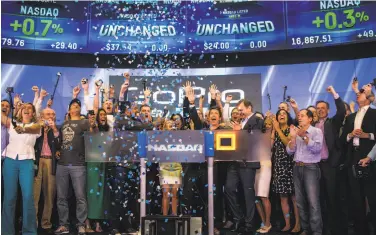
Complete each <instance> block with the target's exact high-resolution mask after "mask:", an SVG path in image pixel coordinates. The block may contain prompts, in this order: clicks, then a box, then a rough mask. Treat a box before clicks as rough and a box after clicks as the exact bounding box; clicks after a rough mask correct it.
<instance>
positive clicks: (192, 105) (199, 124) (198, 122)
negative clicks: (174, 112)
mask: <svg viewBox="0 0 376 235" xmlns="http://www.w3.org/2000/svg"><path fill="white" fill-rule="evenodd" d="M187 98H188V101H189V116H190V118H191V120H192V121H193V125H194V128H195V130H201V129H202V122H201V120H200V117H199V116H198V114H197V110H196V107H195V99H196V97H195V93H194V91H193V89H192V88H191V89H190V90H189V91H188V93H187Z"/></svg>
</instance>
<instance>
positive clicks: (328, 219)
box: [315, 86, 346, 235]
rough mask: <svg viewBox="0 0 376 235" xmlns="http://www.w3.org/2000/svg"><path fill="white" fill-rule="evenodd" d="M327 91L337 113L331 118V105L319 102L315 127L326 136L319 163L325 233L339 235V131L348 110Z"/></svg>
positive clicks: (334, 94) (329, 89) (338, 98)
mask: <svg viewBox="0 0 376 235" xmlns="http://www.w3.org/2000/svg"><path fill="white" fill-rule="evenodd" d="M327 91H328V92H329V93H330V94H332V95H333V97H334V101H335V104H336V108H337V112H336V114H335V115H334V116H333V117H332V118H330V117H328V115H329V103H328V102H326V101H317V102H316V109H317V113H318V116H319V121H318V123H316V125H315V127H317V128H319V129H321V131H322V133H323V134H324V141H323V147H322V149H321V161H320V163H319V166H320V170H321V182H320V188H321V190H320V192H321V196H320V197H321V199H320V201H321V210H322V211H323V212H324V213H323V215H324V216H323V217H324V218H323V222H324V231H325V230H328V231H330V234H332V235H334V234H339V231H337V230H338V224H337V222H336V221H337V218H338V216H337V215H336V212H337V208H338V207H337V202H336V201H337V198H336V184H337V179H338V178H337V175H338V169H337V168H338V166H339V160H340V157H341V151H340V148H339V145H338V141H337V139H338V136H339V131H340V129H341V126H342V122H343V120H344V118H345V114H346V109H345V104H344V103H343V101H342V99H341V98H340V97H339V95H338V94H337V93H336V91H335V90H334V88H333V87H332V86H329V87H328V88H327Z"/></svg>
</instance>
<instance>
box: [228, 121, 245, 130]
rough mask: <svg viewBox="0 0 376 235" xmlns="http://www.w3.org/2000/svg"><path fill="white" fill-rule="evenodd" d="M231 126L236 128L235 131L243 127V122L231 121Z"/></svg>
mask: <svg viewBox="0 0 376 235" xmlns="http://www.w3.org/2000/svg"><path fill="white" fill-rule="evenodd" d="M229 126H230V127H231V128H232V129H233V130H234V131H240V130H241V129H242V124H240V123H237V122H230V124H229Z"/></svg>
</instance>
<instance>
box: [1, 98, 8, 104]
mask: <svg viewBox="0 0 376 235" xmlns="http://www.w3.org/2000/svg"><path fill="white" fill-rule="evenodd" d="M3 102H7V103H8V104H9V105H10V102H9V100H6V99H4V100H1V103H3Z"/></svg>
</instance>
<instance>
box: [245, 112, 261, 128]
mask: <svg viewBox="0 0 376 235" xmlns="http://www.w3.org/2000/svg"><path fill="white" fill-rule="evenodd" d="M263 128H264V120H262V119H261V118H258V117H257V116H256V114H253V115H252V116H251V117H250V118H249V119H248V121H247V123H246V124H245V125H244V128H243V130H262V129H263Z"/></svg>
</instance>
